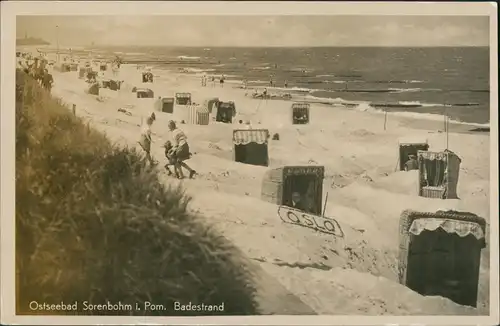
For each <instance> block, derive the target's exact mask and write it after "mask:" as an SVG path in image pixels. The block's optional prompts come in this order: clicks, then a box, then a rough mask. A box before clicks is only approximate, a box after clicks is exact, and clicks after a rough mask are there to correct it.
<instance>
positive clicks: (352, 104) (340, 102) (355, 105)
mask: <svg viewBox="0 0 500 326" xmlns="http://www.w3.org/2000/svg"><path fill="white" fill-rule="evenodd" d="M304 100H305V101H306V102H310V103H316V104H324V105H331V106H334V107H344V108H349V109H354V110H357V111H363V112H372V113H377V114H385V112H386V111H385V110H384V109H383V108H384V106H385V107H386V108H389V107H393V108H402V109H403V108H418V107H438V106H444V105H442V104H436V103H421V102H419V101H401V102H397V103H385V104H384V103H379V104H376V103H371V102H368V101H348V100H345V99H342V98H340V97H337V98H324V97H316V96H313V95H308V96H306V97H305V98H304ZM390 114H392V115H396V116H402V117H409V118H414V119H424V120H432V121H442V119H443V115H441V114H439V113H425V112H411V111H391V112H390ZM450 121H451V122H453V123H457V124H463V125H468V126H474V127H479V128H489V127H490V124H489V123H473V122H464V121H460V120H457V119H454V118H450Z"/></svg>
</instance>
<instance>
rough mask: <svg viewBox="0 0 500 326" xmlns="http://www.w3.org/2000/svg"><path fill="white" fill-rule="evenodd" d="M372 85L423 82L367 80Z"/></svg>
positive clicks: (417, 81)
mask: <svg viewBox="0 0 500 326" xmlns="http://www.w3.org/2000/svg"><path fill="white" fill-rule="evenodd" d="M367 82H369V83H373V84H420V83H424V81H423V80H406V79H404V80H369V81H367Z"/></svg>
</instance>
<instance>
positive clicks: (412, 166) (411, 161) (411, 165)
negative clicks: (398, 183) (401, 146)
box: [405, 154, 418, 171]
mask: <svg viewBox="0 0 500 326" xmlns="http://www.w3.org/2000/svg"><path fill="white" fill-rule="evenodd" d="M411 170H418V161H417V158H416V157H415V155H413V154H410V155H408V161H406V163H405V171H411Z"/></svg>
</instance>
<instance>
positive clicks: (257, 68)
mask: <svg viewBox="0 0 500 326" xmlns="http://www.w3.org/2000/svg"><path fill="white" fill-rule="evenodd" d="M85 49H87V50H92V52H93V53H95V54H96V55H98V54H99V53H111V52H112V53H115V54H118V55H120V56H122V57H124V58H125V59H135V60H138V59H144V60H146V59H154V60H158V61H160V62H161V61H162V60H165V61H168V60H177V61H176V62H175V63H169V64H168V65H166V64H165V65H164V64H162V63H158V64H156V63H155V64H154V65H153V66H155V68H158V69H168V70H171V69H183V71H184V72H186V73H194V74H200V75H201V74H206V75H208V76H209V77H210V76H216V78H218V77H219V76H221V75H224V76H225V77H226V80H229V81H235V82H236V81H240V82H242V81H243V80H246V81H247V82H248V86H249V87H252V88H262V89H263V88H268V89H270V91H273V90H276V91H281V92H283V91H288V92H291V93H293V92H295V93H299V94H301V95H303V96H304V100H315V101H317V102H323V103H328V104H332V105H338V106H346V107H353V106H357V107H358V108H361V109H366V110H370V109H371V110H383V111H388V112H410V113H415V114H418V113H421V114H435V115H444V114H446V115H448V116H449V117H450V119H452V120H454V121H459V122H465V123H476V124H488V123H489V122H490V121H489V120H490V83H489V77H490V71H489V67H490V62H489V47H486V46H483V47H445V46H443V47H386V46H381V47H373V46H367V47H364V46H354V47H345V46H335V47H324V46H319V47H215V46H214V47H203V46H200V47H193V46H183V47H179V46H94V47H85ZM271 80H272V81H273V86H271V83H270V82H271ZM285 84H286V85H285Z"/></svg>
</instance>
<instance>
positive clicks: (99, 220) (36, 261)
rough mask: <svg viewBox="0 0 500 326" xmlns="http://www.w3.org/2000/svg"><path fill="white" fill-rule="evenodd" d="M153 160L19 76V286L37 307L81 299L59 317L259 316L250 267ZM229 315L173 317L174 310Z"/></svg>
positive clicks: (23, 306) (21, 306) (20, 299)
mask: <svg viewBox="0 0 500 326" xmlns="http://www.w3.org/2000/svg"><path fill="white" fill-rule="evenodd" d="M145 167H146V164H145V159H144V157H142V155H141V154H139V153H138V152H136V151H135V150H134V149H130V148H118V147H117V146H114V145H113V144H111V143H110V141H109V140H108V139H106V138H105V136H103V135H102V134H100V133H98V132H97V131H95V130H93V129H92V128H89V126H88V125H85V123H84V122H83V121H81V120H80V119H79V118H76V117H74V116H73V115H72V114H71V113H70V110H68V108H66V107H64V105H62V103H61V102H60V101H59V100H58V99H54V98H52V97H51V96H50V95H49V94H48V93H47V92H46V91H45V90H43V89H41V88H40V87H39V86H38V84H36V83H35V82H34V81H33V80H32V79H31V78H30V77H28V76H26V75H25V74H24V73H22V72H19V71H18V72H17V75H16V289H17V313H18V314H34V313H42V314H46V313H47V311H40V312H36V311H32V310H30V309H29V303H30V302H31V301H37V302H40V303H56V304H57V303H61V302H64V303H66V304H67V303H70V304H72V303H74V302H78V311H77V312H63V311H59V312H55V311H52V312H51V313H54V314H57V313H59V314H74V313H78V314H110V315H113V314H119V315H189V314H194V315H198V314H205V315H210V314H233V315H234V314H241V315H247V314H255V313H257V311H256V310H257V304H256V302H255V300H254V295H255V291H256V290H255V288H254V286H253V285H252V284H253V281H252V275H251V273H250V271H249V268H248V266H246V261H244V260H243V259H242V258H240V256H239V254H238V252H237V251H236V249H234V247H233V246H232V245H231V244H230V243H228V242H227V240H226V239H225V238H223V237H221V236H220V235H218V234H217V233H216V232H214V231H213V230H211V229H209V228H208V227H207V226H205V225H204V224H203V223H202V219H201V218H199V217H198V216H193V215H192V214H191V213H188V212H187V211H186V206H187V205H188V203H189V198H187V197H186V196H185V195H184V193H183V191H182V189H179V188H169V187H166V186H164V185H162V184H160V182H159V181H158V176H157V174H156V173H155V172H154V171H149V170H148V169H146V168H145ZM83 301H89V302H91V303H93V304H105V303H106V302H107V301H109V302H111V303H118V302H121V303H131V304H133V305H134V306H135V303H139V304H140V305H142V303H144V302H146V301H149V302H151V303H153V304H162V305H164V306H166V307H168V308H169V311H145V310H144V309H141V310H132V311H119V312H116V311H98V312H96V311H84V307H83V304H82V302H83ZM175 301H179V302H181V303H185V304H187V303H189V302H192V303H193V304H199V303H204V304H221V303H224V308H225V311H223V312H209V311H205V312H201V313H200V312H194V313H190V312H182V311H177V312H176V311H173V309H171V307H173V302H175Z"/></svg>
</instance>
